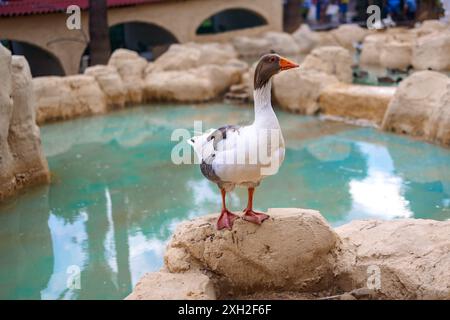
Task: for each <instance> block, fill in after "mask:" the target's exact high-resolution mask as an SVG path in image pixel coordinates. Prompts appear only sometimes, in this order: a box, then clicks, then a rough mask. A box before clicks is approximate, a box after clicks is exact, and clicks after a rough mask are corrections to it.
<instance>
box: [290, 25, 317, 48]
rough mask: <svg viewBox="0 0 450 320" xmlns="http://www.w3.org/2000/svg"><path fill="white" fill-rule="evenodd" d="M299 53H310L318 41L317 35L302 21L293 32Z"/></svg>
mask: <svg viewBox="0 0 450 320" xmlns="http://www.w3.org/2000/svg"><path fill="white" fill-rule="evenodd" d="M292 36H293V37H294V39H295V41H296V42H297V45H298V47H299V52H300V53H310V52H311V51H312V50H313V49H314V48H315V47H316V46H317V44H318V43H319V40H320V39H319V35H318V34H317V33H316V32H314V31H312V30H311V29H310V27H309V26H308V25H307V24H306V23H304V24H302V25H301V26H300V27H299V28H298V29H297V30H296V31H295V32H294V33H293V34H292Z"/></svg>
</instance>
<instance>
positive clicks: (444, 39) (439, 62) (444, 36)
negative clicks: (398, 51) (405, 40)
mask: <svg viewBox="0 0 450 320" xmlns="http://www.w3.org/2000/svg"><path fill="white" fill-rule="evenodd" d="M412 65H413V66H414V68H415V69H417V70H430V69H431V70H437V71H439V70H450V30H447V31H442V32H433V33H430V34H427V35H425V36H423V37H420V38H418V39H417V41H416V42H415V44H414V46H413V49H412Z"/></svg>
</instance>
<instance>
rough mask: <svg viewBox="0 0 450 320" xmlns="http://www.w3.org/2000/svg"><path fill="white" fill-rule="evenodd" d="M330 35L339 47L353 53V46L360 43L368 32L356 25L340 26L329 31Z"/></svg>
mask: <svg viewBox="0 0 450 320" xmlns="http://www.w3.org/2000/svg"><path fill="white" fill-rule="evenodd" d="M330 34H331V35H332V36H333V37H334V38H335V39H336V41H337V43H338V44H339V45H340V46H342V47H344V48H345V49H347V50H348V51H350V52H352V53H353V52H354V51H355V44H357V43H359V42H362V41H363V40H364V38H365V36H366V35H367V34H368V31H367V30H366V29H363V28H361V27H360V26H359V25H357V24H342V25H340V26H339V27H338V28H337V29H334V30H332V31H330Z"/></svg>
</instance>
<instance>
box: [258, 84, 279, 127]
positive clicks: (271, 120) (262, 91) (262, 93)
mask: <svg viewBox="0 0 450 320" xmlns="http://www.w3.org/2000/svg"><path fill="white" fill-rule="evenodd" d="M271 91H272V80H269V81H268V82H267V84H266V85H264V86H263V87H262V88H259V89H256V90H254V91H253V97H254V100H255V122H254V125H255V126H258V127H261V128H267V129H278V128H279V127H280V125H279V124H278V119H277V116H276V115H275V112H274V111H273V108H272V101H271V98H272V95H271Z"/></svg>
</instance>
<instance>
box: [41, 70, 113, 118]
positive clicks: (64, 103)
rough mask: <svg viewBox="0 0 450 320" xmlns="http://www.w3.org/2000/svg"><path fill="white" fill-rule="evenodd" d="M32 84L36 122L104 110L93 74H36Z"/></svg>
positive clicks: (102, 96) (100, 91)
mask: <svg viewBox="0 0 450 320" xmlns="http://www.w3.org/2000/svg"><path fill="white" fill-rule="evenodd" d="M33 87H34V95H35V98H36V113H37V122H38V123H44V122H47V121H53V120H63V119H71V118H74V117H79V116H86V115H92V114H100V113H104V112H106V111H107V98H106V95H105V94H104V93H103V91H102V89H101V88H100V86H99V84H98V83H97V81H96V80H95V78H94V77H92V76H88V75H75V76H68V77H38V78H34V79H33ZM55 88H58V90H55Z"/></svg>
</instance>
